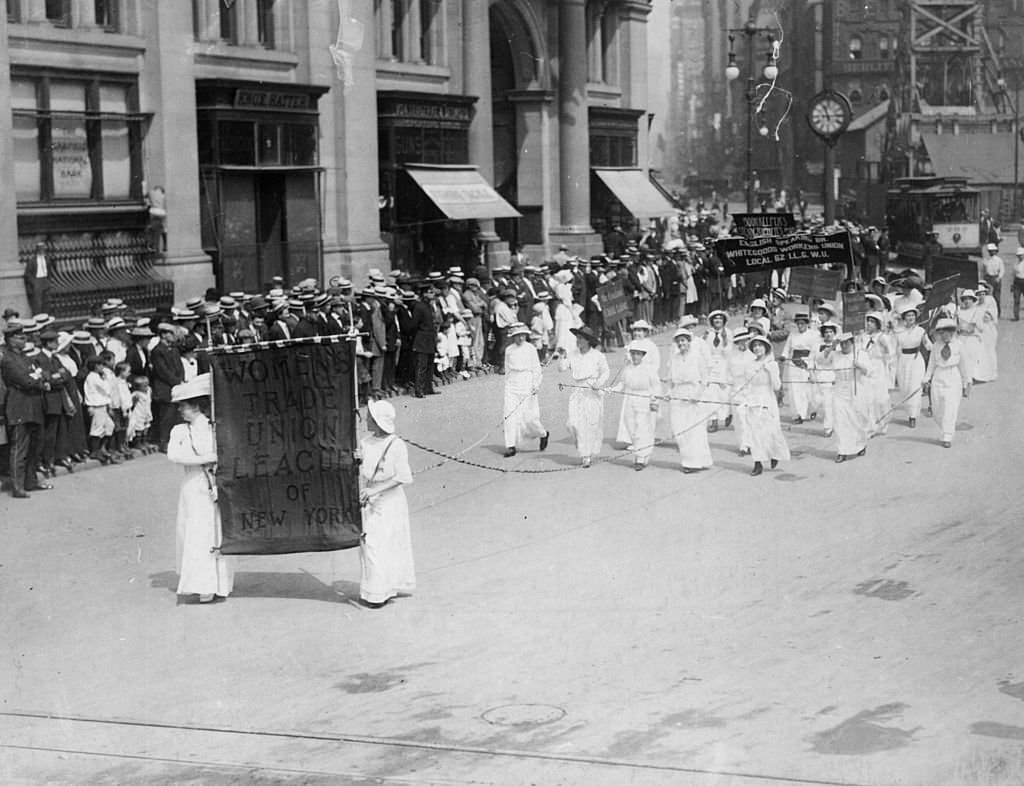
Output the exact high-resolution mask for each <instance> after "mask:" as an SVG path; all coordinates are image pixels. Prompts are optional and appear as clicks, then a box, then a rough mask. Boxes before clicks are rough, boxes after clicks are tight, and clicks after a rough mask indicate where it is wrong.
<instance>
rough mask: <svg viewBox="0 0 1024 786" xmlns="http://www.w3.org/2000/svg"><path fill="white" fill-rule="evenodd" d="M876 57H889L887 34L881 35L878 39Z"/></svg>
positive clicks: (884, 58) (883, 58)
mask: <svg viewBox="0 0 1024 786" xmlns="http://www.w3.org/2000/svg"><path fill="white" fill-rule="evenodd" d="M878 57H879V58H880V59H882V60H888V59H889V36H886V35H883V36H882V37H881V38H879V39H878Z"/></svg>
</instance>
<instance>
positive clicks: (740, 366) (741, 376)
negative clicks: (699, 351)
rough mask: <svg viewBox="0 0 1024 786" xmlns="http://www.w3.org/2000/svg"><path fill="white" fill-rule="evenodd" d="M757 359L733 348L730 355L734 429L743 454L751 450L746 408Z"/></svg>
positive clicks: (746, 351)
mask: <svg viewBox="0 0 1024 786" xmlns="http://www.w3.org/2000/svg"><path fill="white" fill-rule="evenodd" d="M756 365H757V359H756V358H755V357H754V353H753V352H751V351H750V350H743V351H742V352H741V351H740V350H739V349H738V348H736V347H735V346H734V347H733V350H732V352H730V353H729V382H730V388H729V397H730V398H731V400H732V427H733V429H734V430H735V432H736V442H737V445H738V447H739V449H740V452H741V453H742V452H743V451H745V450H750V439H749V437H748V436H747V432H748V430H749V427H748V426H747V414H748V412H749V410H748V408H747V407H746V406H744V405H745V404H747V403H748V399H749V397H750V385H749V384H748V383H749V381H750V379H751V378H752V377H753V376H754V369H755V367H756Z"/></svg>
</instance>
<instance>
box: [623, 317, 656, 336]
mask: <svg viewBox="0 0 1024 786" xmlns="http://www.w3.org/2000/svg"><path fill="white" fill-rule="evenodd" d="M629 329H630V330H646V331H647V332H648V333H650V332H651V331H652V330H654V326H653V325H652V324H651V323H650V322H648V321H647V320H646V319H638V320H637V321H636V322H634V323H633V324H632V325H630V326H629Z"/></svg>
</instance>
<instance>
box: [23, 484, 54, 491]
mask: <svg viewBox="0 0 1024 786" xmlns="http://www.w3.org/2000/svg"><path fill="white" fill-rule="evenodd" d="M52 488H53V484H52V483H37V484H36V485H34V486H32V488H26V489H25V491H49V490H50V489H52Z"/></svg>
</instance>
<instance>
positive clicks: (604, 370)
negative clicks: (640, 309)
mask: <svg viewBox="0 0 1024 786" xmlns="http://www.w3.org/2000/svg"><path fill="white" fill-rule="evenodd" d="M559 367H560V368H561V369H562V370H563V371H564V370H566V369H568V370H569V372H570V373H571V375H572V381H573V384H574V385H577V386H579V387H574V388H573V390H572V395H570V396H569V417H568V421H567V423H566V425H567V426H568V427H569V433H570V434H571V435H572V437H573V439H574V440H575V441H576V450H577V452H578V453H579V454H580V456H582V457H584V458H588V457H590V456H595V455H597V454H598V453H600V452H601V443H602V442H604V390H601V388H603V387H604V386H605V384H607V382H608V377H609V376H610V375H611V374H610V371H609V370H608V361H607V359H606V358H605V356H604V354H603V353H602V352H600V351H599V350H597V349H594V348H593V347H591V348H590V349H588V350H587V351H586V352H570V353H569V356H568V357H567V358H565V359H563V360H562V361H561V362H560V363H559Z"/></svg>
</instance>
